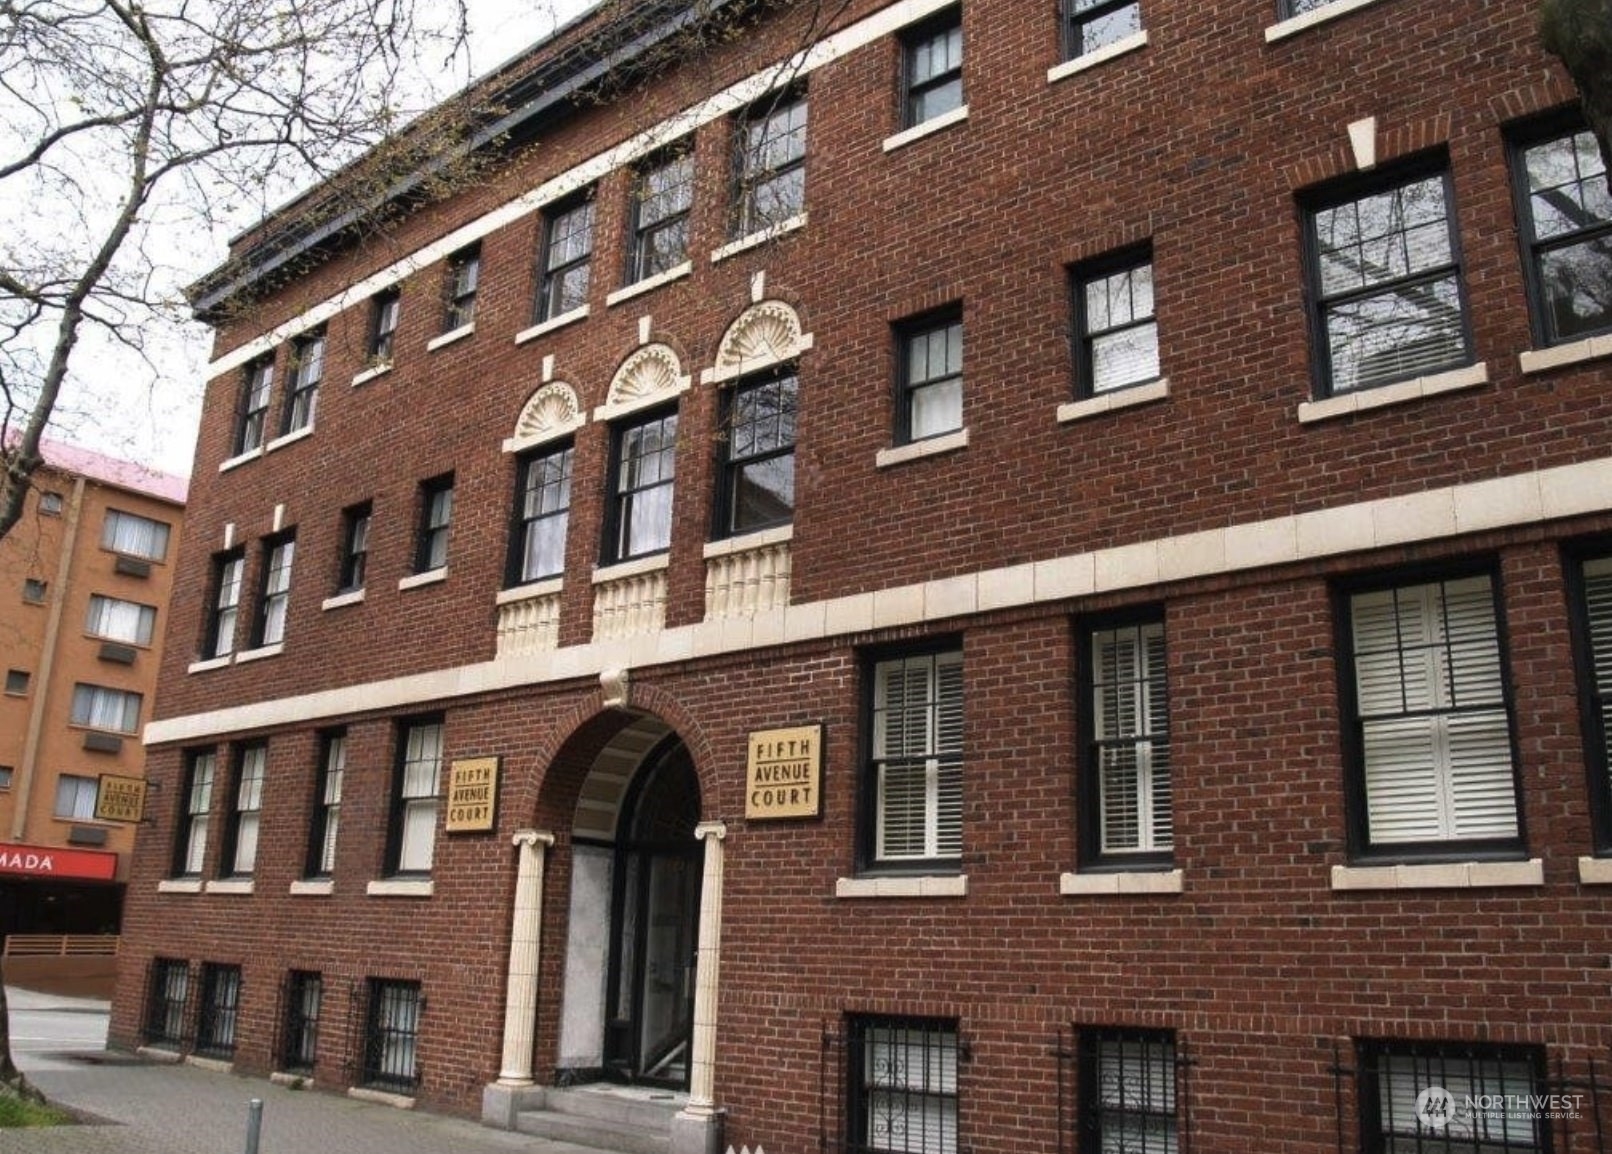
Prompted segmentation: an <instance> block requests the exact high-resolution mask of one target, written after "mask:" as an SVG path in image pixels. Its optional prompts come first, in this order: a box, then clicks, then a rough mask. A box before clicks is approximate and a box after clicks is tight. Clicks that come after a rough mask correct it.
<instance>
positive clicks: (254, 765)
mask: <svg viewBox="0 0 1612 1154" xmlns="http://www.w3.org/2000/svg"><path fill="white" fill-rule="evenodd" d="M235 758H236V759H235V796H234V798H233V799H232V804H231V806H230V812H229V825H228V826H227V827H226V828H225V830H224V852H223V861H222V862H221V863H220V872H221V873H223V874H224V875H225V876H228V877H251V876H252V871H253V870H255V869H256V868H257V842H258V828H259V825H260V823H261V820H262V816H263V781H264V779H265V777H267V775H268V769H269V747H268V746H267V745H266V744H264V743H263V742H253V743H252V744H250V745H244V746H242V747H241V748H240V750H239V752H237V753H236V755H235Z"/></svg>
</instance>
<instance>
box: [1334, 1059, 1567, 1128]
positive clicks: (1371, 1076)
mask: <svg viewBox="0 0 1612 1154" xmlns="http://www.w3.org/2000/svg"><path fill="white" fill-rule="evenodd" d="M1393 1062H1398V1063H1401V1064H1404V1063H1408V1064H1409V1065H1410V1067H1411V1069H1410V1070H1409V1071H1408V1072H1407V1073H1406V1074H1405V1075H1404V1076H1408V1077H1409V1078H1410V1079H1411V1085H1410V1087H1408V1088H1407V1089H1406V1090H1404V1091H1402V1092H1400V1093H1399V1094H1398V1095H1397V1097H1399V1098H1400V1099H1401V1100H1402V1101H1405V1102H1407V1103H1410V1104H1414V1103H1415V1102H1416V1101H1417V1099H1418V1096H1419V1095H1420V1094H1421V1093H1422V1092H1423V1091H1425V1090H1429V1089H1432V1088H1434V1087H1438V1088H1442V1089H1443V1090H1444V1091H1445V1092H1446V1094H1447V1095H1448V1097H1447V1098H1445V1101H1446V1102H1447V1103H1449V1104H1450V1105H1453V1107H1454V1111H1453V1112H1452V1114H1451V1115H1450V1120H1449V1122H1448V1123H1447V1124H1445V1125H1443V1126H1440V1127H1438V1131H1437V1133H1436V1135H1435V1137H1436V1141H1434V1140H1432V1139H1429V1138H1428V1134H1429V1130H1428V1128H1427V1127H1426V1126H1425V1125H1423V1124H1422V1123H1421V1122H1420V1121H1419V1120H1418V1119H1417V1118H1416V1116H1415V1113H1414V1106H1413V1107H1412V1112H1411V1116H1410V1117H1409V1118H1407V1119H1405V1120H1404V1124H1402V1125H1401V1127H1400V1128H1398V1129H1397V1130H1394V1131H1391V1132H1390V1131H1388V1130H1386V1129H1385V1127H1391V1126H1393V1125H1394V1122H1395V1119H1394V1110H1393V1105H1392V1103H1393V1099H1394V1098H1395V1097H1396V1094H1395V1093H1394V1091H1393V1090H1392V1089H1390V1090H1389V1094H1388V1098H1389V1109H1388V1117H1387V1118H1384V1116H1383V1114H1384V1111H1383V1105H1384V1102H1383V1097H1384V1096H1383V1082H1384V1077H1385V1075H1386V1077H1387V1078H1388V1079H1392V1078H1393V1077H1394V1073H1393V1071H1392V1069H1388V1070H1385V1069H1384V1064H1385V1063H1393ZM1355 1065H1356V1077H1355V1083H1356V1091H1357V1094H1356V1097H1357V1099H1358V1100H1357V1109H1358V1113H1359V1123H1360V1151H1361V1154H1388V1152H1389V1150H1390V1149H1401V1150H1402V1149H1406V1148H1407V1147H1406V1146H1405V1145H1403V1144H1402V1142H1404V1141H1409V1142H1411V1143H1415V1144H1416V1145H1417V1147H1418V1148H1420V1143H1421V1141H1429V1143H1430V1145H1434V1146H1436V1147H1437V1149H1439V1150H1441V1151H1443V1150H1449V1151H1451V1152H1454V1151H1459V1150H1471V1151H1474V1152H1476V1151H1480V1150H1481V1151H1483V1152H1484V1154H1499V1152H1501V1151H1514V1152H1515V1154H1551V1151H1552V1150H1554V1148H1555V1147H1554V1133H1553V1132H1554V1130H1555V1127H1554V1126H1553V1125H1552V1124H1551V1122H1550V1121H1549V1120H1548V1119H1545V1118H1543V1117H1539V1116H1538V1115H1539V1114H1542V1113H1544V1112H1545V1110H1544V1108H1541V1109H1539V1110H1536V1111H1535V1115H1536V1116H1535V1117H1534V1118H1533V1119H1531V1121H1532V1122H1533V1129H1534V1136H1535V1139H1536V1140H1535V1141H1534V1142H1532V1143H1529V1144H1526V1145H1524V1144H1519V1143H1517V1142H1515V1141H1513V1140H1512V1139H1511V1136H1510V1134H1509V1133H1507V1131H1508V1130H1509V1129H1510V1121H1509V1120H1508V1118H1507V1115H1508V1114H1509V1115H1510V1119H1514V1120H1515V1121H1517V1122H1521V1121H1523V1119H1522V1118H1521V1117H1520V1115H1521V1114H1522V1113H1525V1112H1526V1111H1519V1110H1517V1109H1516V1108H1515V1107H1513V1108H1512V1109H1510V1110H1509V1111H1508V1109H1507V1108H1506V1107H1505V1106H1500V1107H1495V1108H1493V1109H1489V1110H1485V1111H1483V1113H1485V1114H1487V1115H1488V1118H1487V1119H1486V1122H1485V1125H1486V1126H1489V1127H1492V1126H1493V1125H1494V1124H1495V1123H1496V1122H1497V1121H1498V1123H1499V1125H1500V1128H1501V1133H1500V1135H1499V1136H1495V1137H1491V1136H1488V1135H1476V1134H1474V1133H1473V1130H1474V1119H1475V1117H1476V1115H1477V1113H1478V1109H1472V1110H1469V1109H1467V1106H1468V1105H1469V1103H1468V1102H1467V1101H1466V1099H1469V1098H1471V1097H1480V1098H1488V1097H1497V1098H1500V1099H1502V1101H1506V1102H1508V1103H1509V1102H1510V1101H1512V1097H1511V1096H1515V1095H1518V1094H1526V1095H1528V1096H1529V1097H1530V1099H1531V1100H1535V1101H1541V1102H1543V1101H1546V1098H1545V1097H1544V1096H1545V1095H1547V1094H1548V1093H1549V1092H1550V1089H1551V1083H1550V1079H1549V1068H1548V1066H1547V1063H1546V1056H1545V1048H1544V1047H1543V1046H1536V1045H1527V1044H1514V1043H1492V1042H1454V1041H1422V1040H1417V1041H1410V1040H1404V1039H1385V1038H1358V1039H1356V1040H1355ZM1463 1066H1464V1067H1466V1070H1465V1071H1464V1072H1462V1071H1460V1067H1463ZM1506 1066H1511V1067H1513V1068H1515V1067H1518V1066H1521V1067H1524V1068H1525V1069H1526V1071H1527V1079H1528V1080H1527V1088H1526V1089H1525V1090H1521V1091H1519V1090H1518V1089H1517V1088H1516V1087H1517V1086H1518V1085H1519V1083H1517V1082H1511V1083H1509V1084H1508V1082H1507V1081H1506V1076H1505V1073H1504V1072H1503V1070H1504V1067H1506ZM1452 1067H1455V1069H1454V1070H1452ZM1474 1072H1475V1074H1476V1076H1475V1077H1474ZM1452 1074H1454V1076H1452ZM1418 1086H1421V1087H1422V1089H1421V1090H1418V1089H1417V1087H1418ZM1466 1086H1476V1091H1477V1092H1476V1094H1475V1095H1474V1094H1473V1092H1472V1091H1471V1090H1466V1089H1463V1087H1466ZM1429 1104H1430V1105H1437V1103H1436V1102H1434V1101H1433V1100H1431V1099H1430V1100H1429ZM1497 1115H1498V1116H1499V1117H1498V1118H1497V1117H1496V1116H1497ZM1458 1129H1464V1130H1465V1131H1466V1133H1457V1131H1458ZM1490 1134H1492V1130H1490ZM1394 1137H1398V1138H1400V1139H1401V1142H1394V1143H1393V1144H1392V1146H1391V1145H1390V1140H1391V1139H1392V1138H1394ZM1446 1143H1447V1144H1446Z"/></svg>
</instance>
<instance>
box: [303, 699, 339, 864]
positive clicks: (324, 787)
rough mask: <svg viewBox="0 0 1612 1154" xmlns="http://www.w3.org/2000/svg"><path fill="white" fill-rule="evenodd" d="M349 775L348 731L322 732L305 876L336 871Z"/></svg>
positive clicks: (309, 824) (331, 730)
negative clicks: (343, 802)
mask: <svg viewBox="0 0 1612 1154" xmlns="http://www.w3.org/2000/svg"><path fill="white" fill-rule="evenodd" d="M346 774H347V731H346V730H345V729H328V730H325V731H324V732H323V733H321V734H320V735H319V764H318V765H317V766H316V767H315V770H314V775H313V777H314V781H313V803H312V808H311V810H310V815H311V820H310V821H309V823H308V852H307V857H306V860H305V861H304V863H303V870H302V876H303V877H305V878H320V879H325V878H330V877H333V876H334V875H335V872H336V849H337V839H338V838H339V836H340V828H341V795H342V790H343V788H344V786H345V784H346Z"/></svg>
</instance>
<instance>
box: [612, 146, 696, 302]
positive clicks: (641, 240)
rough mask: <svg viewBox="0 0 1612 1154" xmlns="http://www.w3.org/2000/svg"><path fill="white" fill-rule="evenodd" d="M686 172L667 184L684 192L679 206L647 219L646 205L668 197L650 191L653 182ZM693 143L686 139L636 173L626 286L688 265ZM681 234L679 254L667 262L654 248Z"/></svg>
mask: <svg viewBox="0 0 1612 1154" xmlns="http://www.w3.org/2000/svg"><path fill="white" fill-rule="evenodd" d="M674 168H675V169H682V170H685V171H684V172H683V174H682V179H680V180H678V181H677V182H676V183H675V184H672V183H668V185H667V189H672V188H676V189H680V190H683V195H682V197H681V200H680V202H679V203H677V204H675V206H674V207H673V208H672V209H671V211H668V212H667V213H665V214H664V215H662V216H657V217H655V218H654V219H653V220H646V219H645V213H644V205H645V204H646V203H648V202H649V200H650V199H651V198H652V197H657V196H661V195H665V190H663V191H662V192H651V191H650V185H651V183H652V182H653V181H654V180H655V179H656V178H657V177H658V176H659V175H660V174H661V173H666V172H670V171H671V170H672V169H674ZM694 184H695V171H694V141H693V138H692V137H686V138H684V139H683V140H680V141H678V142H676V143H674V144H672V145H670V146H669V147H667V148H665V149H663V150H661V151H660V152H657V153H656V154H655V155H654V156H652V157H650V158H649V159H647V160H645V161H644V162H643V163H642V164H640V165H639V166H638V167H637V168H636V169H634V170H633V178H632V193H631V195H632V203H631V205H630V206H629V211H628V213H627V218H628V237H629V243H628V245H627V271H626V284H627V285H634V284H637V283H638V282H639V281H645V280H649V279H650V278H651V277H656V276H662V275H665V274H667V273H670V272H672V271H673V270H675V269H676V268H678V267H679V266H681V265H683V264H685V263H687V262H688V261H689V260H690V259H691V258H690V256H689V253H690V251H691V249H690V246H691V244H692V241H693V236H692V232H693V220H694ZM672 234H680V237H681V239H680V241H679V250H680V251H679V253H678V256H677V259H675V260H665V259H663V258H662V256H661V254H660V253H659V251H658V250H657V249H656V247H655V242H656V241H657V240H658V239H659V238H660V237H661V236H663V235H672Z"/></svg>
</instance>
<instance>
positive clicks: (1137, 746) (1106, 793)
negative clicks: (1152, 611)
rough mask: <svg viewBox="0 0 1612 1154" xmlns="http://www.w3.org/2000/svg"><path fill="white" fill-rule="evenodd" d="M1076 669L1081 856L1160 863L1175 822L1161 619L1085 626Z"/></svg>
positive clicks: (1171, 841)
mask: <svg viewBox="0 0 1612 1154" xmlns="http://www.w3.org/2000/svg"><path fill="white" fill-rule="evenodd" d="M1080 671H1081V677H1082V688H1081V692H1080V698H1079V700H1080V703H1081V715H1080V719H1079V720H1080V730H1081V736H1082V747H1083V748H1082V752H1083V758H1082V762H1081V767H1080V768H1081V790H1080V817H1081V831H1080V833H1081V838H1080V841H1081V856H1082V858H1083V859H1085V860H1086V861H1087V862H1093V863H1110V864H1150V863H1156V864H1167V863H1168V862H1169V861H1170V851H1171V848H1172V847H1173V845H1174V823H1173V820H1172V816H1171V808H1170V802H1171V788H1170V706H1169V700H1168V695H1167V692H1166V687H1165V669H1164V622H1163V620H1162V619H1161V618H1160V617H1158V616H1152V617H1149V618H1144V619H1142V620H1137V621H1132V622H1126V623H1123V624H1115V625H1112V626H1105V627H1100V628H1094V629H1091V630H1089V631H1088V632H1087V633H1086V636H1085V645H1084V648H1083V652H1082V654H1081V666H1080Z"/></svg>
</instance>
